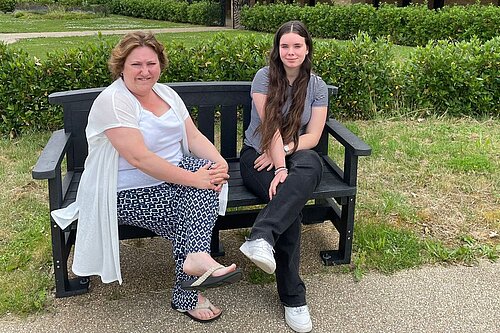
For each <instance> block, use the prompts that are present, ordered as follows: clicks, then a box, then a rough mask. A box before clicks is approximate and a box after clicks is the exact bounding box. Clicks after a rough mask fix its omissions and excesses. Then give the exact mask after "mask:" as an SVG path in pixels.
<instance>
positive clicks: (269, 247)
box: [263, 242, 274, 253]
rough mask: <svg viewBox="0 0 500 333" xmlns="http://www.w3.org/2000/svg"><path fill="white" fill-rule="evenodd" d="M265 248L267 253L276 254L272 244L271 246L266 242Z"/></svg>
mask: <svg viewBox="0 0 500 333" xmlns="http://www.w3.org/2000/svg"><path fill="white" fill-rule="evenodd" d="M263 247H264V249H265V250H266V251H271V252H272V253H274V247H272V246H271V244H269V243H267V242H265V243H264V244H263Z"/></svg>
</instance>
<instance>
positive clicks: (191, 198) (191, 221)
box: [117, 156, 219, 310]
mask: <svg viewBox="0 0 500 333" xmlns="http://www.w3.org/2000/svg"><path fill="white" fill-rule="evenodd" d="M207 163H209V162H208V161H207V160H204V159H198V158H195V157H192V156H184V157H183V159H182V161H181V162H180V163H179V167H181V168H183V169H186V170H190V171H196V170H198V169H199V168H201V167H202V166H204V165H205V164H207ZM218 206H219V194H218V193H217V192H215V191H213V190H202V189H197V188H194V187H189V186H183V185H177V184H170V183H163V184H160V185H157V186H151V187H145V188H137V189H130V190H124V191H120V192H118V209H117V211H118V223H119V224H127V225H133V226H138V227H141V228H145V229H148V230H151V231H153V232H154V233H156V234H157V235H159V236H161V237H163V238H166V239H169V240H171V241H172V249H173V256H174V260H175V275H176V279H175V285H174V287H173V290H172V303H173V304H174V305H175V306H176V307H177V308H179V309H182V310H192V309H194V308H195V306H196V303H197V300H198V297H197V295H198V294H197V292H196V291H186V290H183V289H181V288H180V284H181V282H182V281H185V280H188V279H192V278H193V276H189V275H187V274H185V273H184V272H183V271H182V266H183V264H184V260H185V258H186V256H187V255H188V254H189V253H195V252H210V239H211V237H212V229H213V227H214V225H215V221H216V219H217V213H218Z"/></svg>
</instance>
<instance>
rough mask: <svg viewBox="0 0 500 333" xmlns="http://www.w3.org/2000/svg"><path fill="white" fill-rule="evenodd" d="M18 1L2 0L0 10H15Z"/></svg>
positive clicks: (6, 11) (5, 11) (7, 11)
mask: <svg viewBox="0 0 500 333" xmlns="http://www.w3.org/2000/svg"><path fill="white" fill-rule="evenodd" d="M16 2H17V1H16V0H0V12H4V13H10V12H13V11H14V9H15V8H16Z"/></svg>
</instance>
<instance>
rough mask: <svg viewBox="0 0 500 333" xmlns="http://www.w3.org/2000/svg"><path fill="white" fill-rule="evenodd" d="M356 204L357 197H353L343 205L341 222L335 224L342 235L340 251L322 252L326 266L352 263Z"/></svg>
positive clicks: (340, 236)
mask: <svg viewBox="0 0 500 333" xmlns="http://www.w3.org/2000/svg"><path fill="white" fill-rule="evenodd" d="M355 204H356V197H355V196H352V197H350V198H349V199H348V200H347V203H346V204H345V205H342V209H341V213H340V221H339V223H336V224H335V225H336V228H337V231H338V232H339V234H340V235H339V248H338V250H330V251H320V256H321V260H323V263H324V264H325V265H326V266H332V265H341V264H349V263H350V262H351V254H352V235H353V231H354V207H355Z"/></svg>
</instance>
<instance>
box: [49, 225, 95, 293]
mask: <svg viewBox="0 0 500 333" xmlns="http://www.w3.org/2000/svg"><path fill="white" fill-rule="evenodd" d="M51 223H52V228H51V229H52V230H51V231H52V232H51V234H52V257H53V261H54V276H55V282H56V297H58V298H59V297H69V296H73V295H79V294H84V293H86V292H87V291H88V288H89V278H88V277H77V278H75V279H69V277H68V256H69V252H70V250H71V247H72V245H73V244H74V243H75V239H74V238H75V231H71V232H64V231H63V230H61V228H59V226H58V225H57V224H56V223H55V222H54V221H53V220H52V219H51Z"/></svg>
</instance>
